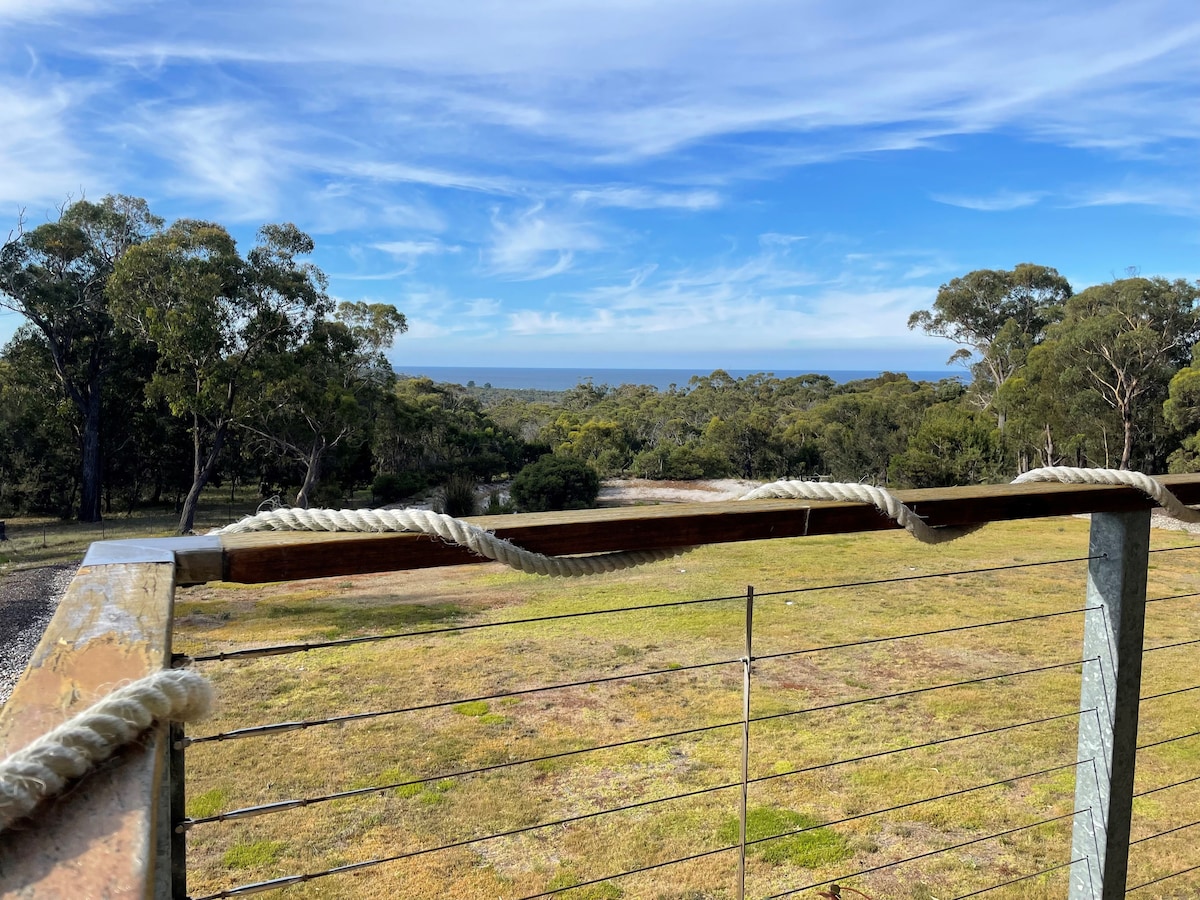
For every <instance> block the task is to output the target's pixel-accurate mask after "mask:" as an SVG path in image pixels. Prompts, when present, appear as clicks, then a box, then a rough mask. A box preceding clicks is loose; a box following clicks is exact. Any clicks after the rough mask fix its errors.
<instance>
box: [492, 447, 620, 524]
mask: <svg viewBox="0 0 1200 900" xmlns="http://www.w3.org/2000/svg"><path fill="white" fill-rule="evenodd" d="M599 494H600V476H599V475H597V474H596V471H595V469H593V468H591V466H589V465H587V464H586V463H582V462H580V461H579V460H577V459H573V458H571V457H567V456H543V457H542V458H541V459H539V460H537V461H536V462H533V463H530V464H529V465H527V466H526V467H525V468H523V469H522V470H521V471H520V472H518V473H517V477H516V478H514V479H513V483H512V498H513V501H514V502H515V503H516V504H517V508H518V509H520V510H521V511H522V512H545V511H547V510H552V509H587V508H589V507H592V506H595V505H596V497H597V496H599Z"/></svg>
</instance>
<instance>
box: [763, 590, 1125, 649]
mask: <svg viewBox="0 0 1200 900" xmlns="http://www.w3.org/2000/svg"><path fill="white" fill-rule="evenodd" d="M758 596H760V595H758V594H755V597H756V598H757V597H758ZM1097 609H1103V607H1101V606H1084V607H1081V608H1080V609H1066V610H1063V611H1061V612H1052V613H1039V614H1038V615H1036V616H1020V617H1019V618H1016V619H999V620H997V621H995V622H977V623H975V624H974V625H955V626H952V627H950V628H935V629H933V630H932V631H914V632H912V633H910V634H897V635H891V636H889V637H878V638H866V639H864V640H861V641H847V642H846V643H844V644H829V645H827V646H824V647H809V648H806V649H804V650H786V651H784V652H782V653H764V654H761V655H756V656H755V657H754V660H755V661H758V660H760V659H779V658H781V657H784V656H800V655H802V654H805V653H822V652H824V651H826V650H845V649H847V648H848V647H862V646H864V645H866V644H882V643H886V642H887V641H903V640H907V639H908V638H919V637H931V636H932V635H935V634H949V633H950V632H952V631H970V630H971V629H973V628H992V627H994V626H996V625H1012V624H1014V623H1016V622H1031V621H1033V620H1034V619H1052V618H1054V617H1055V616H1072V615H1076V614H1078V613H1082V612H1091V611H1093V610H1097Z"/></svg>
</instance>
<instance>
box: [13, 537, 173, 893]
mask: <svg viewBox="0 0 1200 900" xmlns="http://www.w3.org/2000/svg"><path fill="white" fill-rule="evenodd" d="M174 580H175V565H174V562H173V561H172V560H169V558H168V561H160V562H122V563H112V564H109V565H91V566H84V567H83V568H81V569H80V570H79V573H78V574H77V575H76V576H75V579H74V580H73V581H72V582H71V585H70V587H68V589H67V592H66V594H65V595H64V597H63V599H62V601H61V602H60V603H59V606H58V609H57V611H56V612H55V614H54V617H53V618H52V619H51V621H50V624H49V626H48V627H47V629H46V632H45V635H44V636H43V637H42V641H41V643H40V644H38V646H37V649H36V650H35V651H34V654H33V658H32V659H31V660H30V663H29V666H28V667H27V668H26V670H25V673H24V674H23V675H22V676H21V680H20V681H18V682H17V684H16V687H15V688H14V690H13V694H12V697H11V698H9V700H8V702H7V703H6V704H5V705H4V707H3V709H0V757H4V756H7V755H9V754H10V753H13V752H15V751H16V750H19V749H21V748H22V747H24V746H26V745H27V744H29V743H30V742H31V741H33V740H34V739H35V738H38V737H40V736H41V735H43V734H45V733H46V732H48V731H50V730H51V729H53V728H54V727H55V726H57V725H59V724H61V723H62V722H64V721H65V720H67V719H69V718H71V717H72V716H74V715H75V714H76V713H79V712H81V711H82V710H84V709H85V708H87V707H88V706H91V705H92V704H93V703H94V702H95V701H96V700H98V699H99V698H101V697H103V696H104V695H105V694H108V693H109V692H111V691H112V690H114V689H115V688H117V687H120V686H121V685H122V684H124V683H127V682H129V681H132V680H135V679H138V678H142V677H143V676H145V675H148V674H150V673H151V672H155V671H158V670H160V669H163V668H165V667H166V666H167V665H168V664H169V659H170V655H171V617H172V596H173V591H174V583H175V582H174ZM166 758H167V757H166V741H165V729H164V728H157V729H155V730H153V731H152V732H150V733H149V735H148V736H147V737H146V739H145V740H143V741H142V742H141V743H139V744H137V745H135V746H132V747H130V748H127V749H126V750H125V751H123V752H121V753H119V754H118V755H117V756H115V757H113V758H112V759H111V760H109V761H108V762H107V763H105V764H103V765H102V766H101V767H100V768H99V769H98V770H96V771H94V772H92V773H91V774H89V775H88V776H86V777H84V778H83V779H81V780H80V782H79V783H78V784H77V785H75V786H74V787H72V788H69V789H68V792H67V793H66V794H65V795H64V796H63V797H62V798H60V799H59V800H51V801H48V802H46V803H44V804H43V805H42V806H41V807H39V808H38V809H37V810H35V812H34V815H33V816H31V817H30V820H29V824H28V826H27V827H23V828H18V829H16V830H12V831H9V832H6V833H5V834H4V835H3V837H2V838H0V896H4V897H12V898H21V900H33V898H37V900H59V898H63V897H107V898H130V900H133V898H136V900H143V898H146V897H152V896H154V895H155V893H154V886H155V879H156V877H158V876H157V875H156V867H155V857H156V855H157V853H158V848H157V845H156V841H157V840H158V837H159V834H158V830H159V825H160V824H161V823H160V822H158V821H157V817H158V816H159V814H160V810H161V807H160V803H159V800H160V792H161V790H162V789H163V784H164V777H163V775H164V771H165V768H164V767H165V765H166ZM158 874H159V875H161V873H158Z"/></svg>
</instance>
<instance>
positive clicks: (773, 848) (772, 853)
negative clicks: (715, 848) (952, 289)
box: [718, 806, 853, 869]
mask: <svg viewBox="0 0 1200 900" xmlns="http://www.w3.org/2000/svg"><path fill="white" fill-rule="evenodd" d="M795 831H799V834H788V832H795ZM740 834H741V823H740V822H739V820H738V819H737V817H736V816H733V817H730V818H728V819H726V820H725V822H724V824H723V825H722V826H721V830H720V832H719V834H718V839H719V840H720V841H722V842H723V843H725V844H736V843H737V842H738V841H739V839H740ZM775 835H786V836H784V837H779V838H775V837H774V836H775ZM764 838H774V839H773V840H764ZM746 841H747V842H750V841H761V843H756V844H750V845H749V846H747V848H746V851H747V852H748V853H753V854H754V855H756V856H759V857H761V858H762V859H763V860H765V861H766V862H770V863H791V864H792V865H796V866H801V867H803V868H806V869H816V868H819V867H820V866H826V865H829V864H831V863H836V862H841V861H842V860H844V859H847V858H848V857H850V856H851V855H852V853H853V850H852V848H851V847H850V842H849V841H847V840H846V838H844V837H842V836H841V835H840V834H838V833H837V832H836V831H834V830H833V829H831V828H823V827H820V820H819V819H816V818H814V817H812V816H809V815H806V814H804V813H798V812H794V811H793V810H790V809H777V808H775V807H771V806H758V807H755V808H753V809H751V810H748V811H747V813H746Z"/></svg>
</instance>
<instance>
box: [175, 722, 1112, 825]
mask: <svg viewBox="0 0 1200 900" xmlns="http://www.w3.org/2000/svg"><path fill="white" fill-rule="evenodd" d="M1093 711H1094V710H1073V711H1072V712H1069V713H1061V714H1059V715H1056V716H1047V717H1045V718H1042V719H1033V720H1030V721H1028V722H1018V723H1016V724H1013V725H1002V726H999V727H997V728H988V729H986V730H984V731H975V732H971V733H970V734H960V735H955V736H954V737H948V738H939V739H937V740H933V741H925V742H924V743H921V744H910V745H908V746H905V747H895V748H892V749H890V750H881V751H879V752H877V753H867V754H864V755H862V756H855V757H850V758H848V759H841V760H837V761H836V762H829V763H821V764H819V765H815V766H807V767H805V768H803V769H793V770H791V771H788V772H778V773H775V774H771V775H763V776H760V777H758V778H752V779H750V781H749V782H748V783H749V784H757V783H759V782H763V781H770V780H772V779H775V778H786V777H789V776H792V775H801V774H804V773H805V772H814V771H817V770H819V769H829V768H833V767H834V766H840V765H846V764H849V763H856V762H863V761H865V760H868V759H877V758H879V757H882V756H889V755H891V754H895V753H906V752H908V751H910V750H921V749H924V748H927V747H935V746H938V745H940V744H949V743H953V742H955V741H963V740H967V739H969V738H974V737H983V736H986V735H990V734H997V733H1000V732H1004V731H1012V730H1014V729H1016V728H1025V727H1028V726H1030V725H1041V724H1045V723H1046V722H1053V721H1056V720H1058V719H1069V718H1075V717H1077V716H1079V715H1081V714H1083V713H1087V712H1093ZM741 724H743V723H742V721H741V720H740V719H738V720H737V721H733V722H721V723H719V724H716V725H704V726H700V727H697V728H688V729H685V730H683V731H672V732H667V733H665V734H656V735H651V736H649V737H640V738H631V739H630V740H627V741H616V742H614V743H611V744H599V745H597V746H594V747H583V748H580V749H578V750H564V751H562V752H560V753H550V754H547V755H545V756H535V757H530V758H528V759H517V760H512V761H510V762H503V763H495V764H493V765H489V766H480V767H478V768H475V769H462V770H459V771H456V772H442V773H439V774H437V775H430V776H427V777H425V778H414V779H412V780H410V781H397V782H392V783H388V784H379V785H374V786H372V787H364V788H355V789H354V790H349V791H338V792H336V793H333V794H325V795H323V796H319V797H305V798H300V799H296V800H280V801H277V802H275V803H264V804H262V805H260V806H247V807H243V808H241V809H233V810H230V811H229V812H224V813H217V814H216V815H212V816H203V817H199V818H194V819H184V820H182V821H181V822H179V823H177V824H176V826H175V830H176V831H177V832H178V831H187V830H189V829H191V828H193V827H195V826H196V825H207V824H211V823H213V822H225V821H230V820H234V819H249V818H254V817H256V816H264V815H270V814H273V813H277V812H286V811H288V810H292V809H302V808H304V807H306V806H312V805H315V804H317V803H324V802H326V801H329V800H344V799H348V798H350V797H361V796H365V795H368V794H376V793H382V792H383V791H390V790H394V789H396V788H402V787H409V786H410V785H417V784H427V783H429V782H431V781H441V780H443V779H446V778H463V777H466V776H468V775H480V774H484V773H487V772H494V771H497V770H499V769H507V768H512V767H513V766H522V765H528V764H529V763H536V762H545V761H547V760H551V759H562V758H564V757H567V756H578V755H579V754H582V753H595V752H600V751H603V750H613V749H616V748H619V747H628V746H631V745H633V744H644V743H649V742H651V741H658V740H665V739H667V738H676V737H686V736H688V735H692V734H700V733H702V732H706V731H716V730H717V729H720V728H732V727H734V726H738V725H741Z"/></svg>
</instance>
